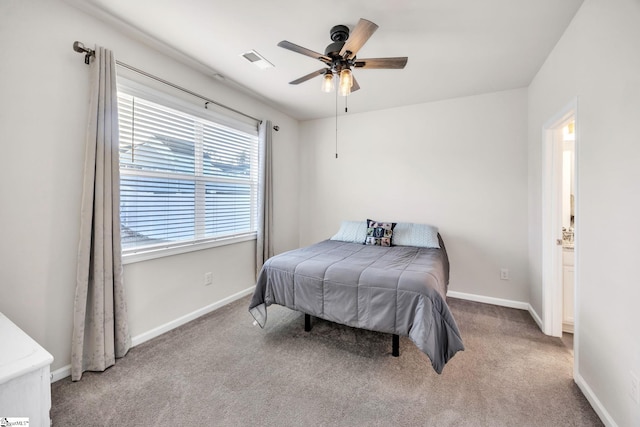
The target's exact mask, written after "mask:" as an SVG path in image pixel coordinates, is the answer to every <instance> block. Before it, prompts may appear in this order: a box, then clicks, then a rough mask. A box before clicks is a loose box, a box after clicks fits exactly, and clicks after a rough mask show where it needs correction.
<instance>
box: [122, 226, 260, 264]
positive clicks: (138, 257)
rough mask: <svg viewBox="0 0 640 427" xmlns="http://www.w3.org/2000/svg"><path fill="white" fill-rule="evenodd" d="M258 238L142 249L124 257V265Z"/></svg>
mask: <svg viewBox="0 0 640 427" xmlns="http://www.w3.org/2000/svg"><path fill="white" fill-rule="evenodd" d="M256 238H257V237H256V234H255V233H252V234H247V235H243V236H235V237H228V238H224V239H216V240H209V241H206V242H196V243H187V244H185V245H182V246H173V247H170V248H152V249H148V250H144V249H142V250H140V251H139V252H135V253H129V254H125V255H122V264H125V265H126V264H133V263H136V262H141V261H148V260H151V259H156V258H162V257H166V256H173V255H179V254H184V253H188V252H193V251H200V250H203V249H210V248H217V247H219V246H226V245H233V244H235V243H241V242H247V241H249V240H256Z"/></svg>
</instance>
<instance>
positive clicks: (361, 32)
mask: <svg viewBox="0 0 640 427" xmlns="http://www.w3.org/2000/svg"><path fill="white" fill-rule="evenodd" d="M377 29H378V26H377V25H376V24H374V23H373V22H371V21H368V20H366V19H362V18H360V21H358V24H357V25H356V27H355V28H354V29H353V31H352V32H351V35H349V38H348V39H347V41H346V43H345V44H344V46H343V47H342V49H341V50H340V56H342V57H344V58H346V59H350V58H353V57H354V56H356V53H358V51H359V50H360V48H361V47H362V46H363V45H364V44H365V43H366V42H367V40H369V37H371V35H372V34H373V33H375V32H376V30H377Z"/></svg>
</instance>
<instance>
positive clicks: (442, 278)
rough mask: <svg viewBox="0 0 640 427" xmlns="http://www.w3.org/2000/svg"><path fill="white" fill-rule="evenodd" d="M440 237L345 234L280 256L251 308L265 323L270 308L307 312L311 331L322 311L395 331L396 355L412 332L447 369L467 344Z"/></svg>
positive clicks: (265, 273) (264, 273) (266, 269)
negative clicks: (451, 297) (370, 239)
mask: <svg viewBox="0 0 640 427" xmlns="http://www.w3.org/2000/svg"><path fill="white" fill-rule="evenodd" d="M368 221H370V220H368ZM344 224H345V222H343V226H344ZM368 224H369V222H367V225H368ZM390 224H391V223H390ZM395 225H396V224H394V226H395ZM398 225H400V224H398ZM343 226H341V230H342V228H343ZM400 228H402V227H400ZM367 229H368V230H369V231H370V230H371V228H370V227H367ZM432 234H433V230H432ZM433 235H434V236H436V237H435V238H434V239H432V240H434V242H433V243H431V244H430V246H431V247H424V245H421V246H411V245H398V242H400V243H412V241H411V239H409V240H402V239H400V238H399V237H400V236H398V239H397V240H396V243H394V244H393V245H392V244H391V242H388V243H389V245H380V244H371V245H369V244H363V242H364V241H365V239H362V240H361V236H359V235H358V233H355V235H354V236H353V237H351V236H350V237H349V238H343V239H342V240H340V239H337V238H336V236H338V237H340V236H342V235H340V232H338V234H336V236H334V237H332V238H331V239H329V240H324V241H321V242H318V243H315V244H312V245H310V246H307V247H303V248H300V249H296V250H292V251H289V252H285V253H282V254H279V255H276V256H274V257H272V258H269V259H268V260H267V261H266V262H265V264H264V266H263V267H262V269H261V271H260V274H259V276H258V279H257V283H256V289H255V292H254V294H253V298H252V300H251V303H250V305H249V311H250V313H251V314H252V315H253V317H254V319H255V321H256V322H257V323H258V324H259V325H260V326H261V327H263V328H264V326H265V325H266V322H267V307H268V306H269V305H271V304H278V305H282V306H285V307H288V308H290V309H293V310H297V311H300V312H303V313H305V315H306V322H305V323H306V329H307V330H308V327H309V316H316V317H319V318H322V319H325V320H329V321H332V322H336V323H340V324H343V325H347V326H351V327H356V328H362V329H368V330H372V331H377V332H383V333H389V334H392V335H393V336H394V353H395V354H394V355H397V345H398V336H408V337H409V338H410V339H411V340H412V341H413V343H414V344H415V345H416V346H417V347H418V348H419V349H420V350H421V351H422V352H423V353H425V354H426V355H427V356H428V357H429V359H430V360H431V364H432V366H433V369H434V370H435V371H436V372H437V373H438V374H440V373H442V370H443V368H444V366H445V364H446V363H447V362H448V361H449V360H450V359H451V358H452V357H453V356H454V355H455V354H456V352H458V351H461V350H464V345H463V343H462V339H461V337H460V332H459V330H458V326H457V325H456V322H455V319H454V318H453V315H452V314H451V311H450V310H449V307H448V305H447V302H446V292H447V287H448V283H449V259H448V257H447V252H446V248H445V246H444V242H443V240H442V237H441V236H440V234H439V233H437V232H436V233H435V234H433ZM433 246H438V247H433Z"/></svg>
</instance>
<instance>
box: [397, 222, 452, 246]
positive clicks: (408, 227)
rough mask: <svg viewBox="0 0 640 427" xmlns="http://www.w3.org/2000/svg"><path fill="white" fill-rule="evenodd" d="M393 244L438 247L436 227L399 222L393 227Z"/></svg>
mask: <svg viewBox="0 0 640 427" xmlns="http://www.w3.org/2000/svg"><path fill="white" fill-rule="evenodd" d="M393 244H394V246H396V245H397V246H416V247H418V248H440V243H439V242H438V228H437V227H434V226H433V225H429V224H413V223H411V222H399V223H398V224H397V225H396V227H395V228H394V229H393Z"/></svg>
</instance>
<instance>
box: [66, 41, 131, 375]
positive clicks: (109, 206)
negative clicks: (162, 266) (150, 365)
mask: <svg viewBox="0 0 640 427" xmlns="http://www.w3.org/2000/svg"><path fill="white" fill-rule="evenodd" d="M90 67H91V89H90V90H91V99H90V104H89V123H88V127H87V139H86V148H85V164H84V184H83V192H82V207H81V218H80V242H79V245H78V270H77V281H76V294H75V303H74V315H73V336H72V343H71V379H72V380H73V381H78V380H79V379H80V378H81V377H82V373H83V372H84V371H104V370H105V369H107V368H108V367H109V366H112V365H113V364H114V363H115V358H117V357H123V356H124V355H125V354H126V353H127V351H128V350H129V347H130V346H131V338H130V336H129V328H128V324H127V308H126V304H125V298H124V288H123V283H122V249H121V246H120V170H119V164H118V163H119V162H118V160H119V159H118V98H117V90H116V71H115V58H114V57H113V53H112V52H111V51H110V50H108V49H104V48H102V47H97V48H96V50H95V58H94V60H93V61H92V63H91V66H90Z"/></svg>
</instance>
